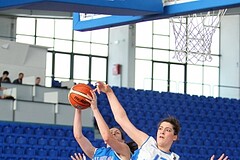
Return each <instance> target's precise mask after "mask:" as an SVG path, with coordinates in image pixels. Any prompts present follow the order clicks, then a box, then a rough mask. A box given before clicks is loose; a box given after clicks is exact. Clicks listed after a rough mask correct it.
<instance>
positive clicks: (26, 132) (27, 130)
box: [23, 126, 34, 135]
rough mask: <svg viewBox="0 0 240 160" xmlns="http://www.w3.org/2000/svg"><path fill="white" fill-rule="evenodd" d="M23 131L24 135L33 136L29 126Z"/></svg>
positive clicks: (32, 130)
mask: <svg viewBox="0 0 240 160" xmlns="http://www.w3.org/2000/svg"><path fill="white" fill-rule="evenodd" d="M23 130H24V131H23V133H24V134H27V135H32V134H34V129H33V128H32V127H30V126H25V127H24V129H23Z"/></svg>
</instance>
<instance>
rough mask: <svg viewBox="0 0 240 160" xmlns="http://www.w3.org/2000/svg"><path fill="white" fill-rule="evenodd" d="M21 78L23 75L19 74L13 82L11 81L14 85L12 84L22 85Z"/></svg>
mask: <svg viewBox="0 0 240 160" xmlns="http://www.w3.org/2000/svg"><path fill="white" fill-rule="evenodd" d="M23 77H24V74H23V73H19V74H18V78H17V79H15V80H14V81H13V83H14V84H22V80H23Z"/></svg>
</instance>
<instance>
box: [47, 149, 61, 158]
mask: <svg viewBox="0 0 240 160" xmlns="http://www.w3.org/2000/svg"><path fill="white" fill-rule="evenodd" d="M47 155H48V156H49V158H50V159H52V158H51V157H53V158H56V157H58V150H57V149H49V150H48V154H47Z"/></svg>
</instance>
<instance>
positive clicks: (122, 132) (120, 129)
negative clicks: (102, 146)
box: [110, 126, 125, 141]
mask: <svg viewBox="0 0 240 160" xmlns="http://www.w3.org/2000/svg"><path fill="white" fill-rule="evenodd" d="M111 128H116V129H118V130H119V131H120V132H121V135H122V137H121V138H122V140H124V141H125V137H124V134H125V132H124V131H123V129H122V128H121V127H119V126H114V127H111ZM111 128H110V129H111Z"/></svg>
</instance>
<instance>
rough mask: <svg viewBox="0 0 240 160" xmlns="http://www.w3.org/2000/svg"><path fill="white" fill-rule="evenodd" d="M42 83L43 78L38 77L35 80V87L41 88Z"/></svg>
mask: <svg viewBox="0 0 240 160" xmlns="http://www.w3.org/2000/svg"><path fill="white" fill-rule="evenodd" d="M40 82H41V78H40V77H36V79H35V85H36V86H41V85H40Z"/></svg>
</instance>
